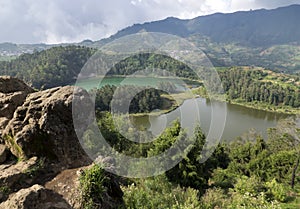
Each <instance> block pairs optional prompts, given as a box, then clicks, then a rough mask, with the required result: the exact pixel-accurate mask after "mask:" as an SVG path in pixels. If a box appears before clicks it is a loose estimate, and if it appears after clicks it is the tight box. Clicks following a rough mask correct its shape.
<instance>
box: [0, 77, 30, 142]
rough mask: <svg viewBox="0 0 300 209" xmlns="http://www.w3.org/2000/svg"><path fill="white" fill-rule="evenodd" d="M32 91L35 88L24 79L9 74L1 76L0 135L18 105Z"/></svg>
mask: <svg viewBox="0 0 300 209" xmlns="http://www.w3.org/2000/svg"><path fill="white" fill-rule="evenodd" d="M32 92H34V90H33V89H32V88H30V87H29V86H27V85H26V84H25V83H24V82H23V81H21V80H19V79H17V78H12V77H8V76H0V136H1V135H2V130H3V129H4V128H5V127H6V125H7V124H8V122H9V119H11V118H12V117H13V114H14V112H15V110H16V109H17V107H18V106H20V105H22V104H23V102H24V101H25V98H26V97H27V95H28V94H30V93H32ZM0 142H1V139H0Z"/></svg>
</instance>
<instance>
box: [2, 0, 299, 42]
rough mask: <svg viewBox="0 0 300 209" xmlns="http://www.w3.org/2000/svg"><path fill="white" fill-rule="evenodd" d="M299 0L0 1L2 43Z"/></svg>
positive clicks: (69, 38) (93, 33) (68, 37)
mask: <svg viewBox="0 0 300 209" xmlns="http://www.w3.org/2000/svg"><path fill="white" fill-rule="evenodd" d="M291 4H300V0H0V28H1V33H0V42H15V43H42V42H43V43H61V42H79V41H82V40H84V39H92V40H99V39H101V38H104V37H108V36H110V35H112V34H114V33H116V32H117V31H118V30H120V29H123V28H124V27H127V26H130V25H132V24H134V23H143V22H147V21H154V20H160V19H164V18H166V17H169V16H174V17H179V18H184V19H187V18H193V17H196V16H200V15H206V14H211V13H215V12H224V13H228V12H234V11H239V10H250V9H260V8H267V9H271V8H276V7H280V6H287V5H291Z"/></svg>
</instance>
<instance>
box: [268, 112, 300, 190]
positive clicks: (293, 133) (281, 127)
mask: <svg viewBox="0 0 300 209" xmlns="http://www.w3.org/2000/svg"><path fill="white" fill-rule="evenodd" d="M269 137H270V139H269V140H270V142H269V143H271V144H275V145H277V144H278V143H279V146H280V147H278V146H277V147H276V146H274V145H273V148H274V147H275V149H276V148H277V149H282V145H283V146H284V147H286V148H288V149H290V150H294V151H295V152H296V155H297V157H296V159H295V162H294V166H293V168H292V176H291V181H290V185H291V187H292V188H294V186H295V178H296V172H297V170H298V167H299V164H300V118H299V117H298V118H297V119H295V118H288V119H285V120H281V121H279V122H278V124H277V127H276V128H274V129H271V130H269ZM274 151H278V150H274Z"/></svg>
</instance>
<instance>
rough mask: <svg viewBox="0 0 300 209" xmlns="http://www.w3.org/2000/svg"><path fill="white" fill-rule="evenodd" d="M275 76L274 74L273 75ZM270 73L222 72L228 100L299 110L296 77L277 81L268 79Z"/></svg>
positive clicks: (240, 69)
mask: <svg viewBox="0 0 300 209" xmlns="http://www.w3.org/2000/svg"><path fill="white" fill-rule="evenodd" d="M273 74H274V73H273ZM268 75H269V73H266V71H262V70H255V69H252V70H250V69H249V70H247V69H243V68H231V69H229V70H227V71H222V72H220V77H221V80H222V84H223V87H224V90H225V92H227V97H228V100H240V101H244V102H250V103H251V102H254V101H258V102H261V103H266V104H268V105H272V106H290V107H293V108H299V107H300V103H299V102H298V101H300V87H299V85H297V84H296V83H295V80H296V79H297V78H296V77H292V76H291V77H288V76H286V77H287V81H288V82H290V84H288V82H282V81H279V75H278V76H277V77H275V78H276V80H275V81H271V80H270V78H268Z"/></svg>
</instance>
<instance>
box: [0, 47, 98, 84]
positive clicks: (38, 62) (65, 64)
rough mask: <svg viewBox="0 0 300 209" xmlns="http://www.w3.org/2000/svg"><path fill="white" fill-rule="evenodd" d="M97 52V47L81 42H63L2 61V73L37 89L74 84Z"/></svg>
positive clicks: (0, 69)
mask: <svg viewBox="0 0 300 209" xmlns="http://www.w3.org/2000/svg"><path fill="white" fill-rule="evenodd" d="M94 52H95V50H94V49H90V48H86V47H81V46H67V47H62V46H60V47H53V48H51V49H48V50H45V51H41V52H34V53H33V54H23V55H21V56H20V57H18V58H16V59H14V60H11V61H5V62H0V74H1V75H10V76H16V77H18V78H20V79H22V80H24V81H26V82H28V83H30V84H32V86H34V87H35V88H38V89H40V88H51V87H56V86H62V85H69V84H74V82H75V79H76V77H77V75H78V73H79V72H80V70H81V69H82V67H83V66H84V64H85V63H86V62H87V60H88V59H89V58H90V57H91V56H92V54H93V53H94Z"/></svg>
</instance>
